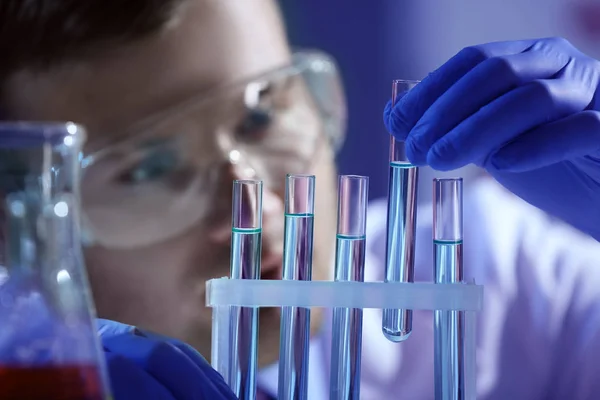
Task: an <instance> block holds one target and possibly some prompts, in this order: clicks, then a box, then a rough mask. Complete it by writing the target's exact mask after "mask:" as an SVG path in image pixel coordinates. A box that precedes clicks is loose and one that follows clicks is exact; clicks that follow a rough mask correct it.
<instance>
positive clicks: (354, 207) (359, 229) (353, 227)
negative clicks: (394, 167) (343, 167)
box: [337, 175, 369, 238]
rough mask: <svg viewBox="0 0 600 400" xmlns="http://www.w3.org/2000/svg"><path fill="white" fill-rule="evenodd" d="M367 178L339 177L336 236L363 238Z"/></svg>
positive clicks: (365, 231)
mask: <svg viewBox="0 0 600 400" xmlns="http://www.w3.org/2000/svg"><path fill="white" fill-rule="evenodd" d="M368 197H369V178H368V177H366V176H360V175H340V177H339V183H338V226H337V234H338V235H339V236H348V237H354V238H356V237H364V236H365V234H366V233H367V202H368Z"/></svg>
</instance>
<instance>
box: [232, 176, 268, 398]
mask: <svg viewBox="0 0 600 400" xmlns="http://www.w3.org/2000/svg"><path fill="white" fill-rule="evenodd" d="M262 191H263V187H262V182H261V181H258V180H236V181H234V183H233V221H232V228H231V235H232V236H231V279H260V259H261V250H262ZM230 312H231V313H230V318H231V321H230V331H229V348H230V359H229V366H230V369H229V376H226V377H224V378H225V379H226V380H227V383H228V385H229V387H230V388H231V389H232V390H233V392H234V393H235V395H236V396H237V397H239V398H240V399H241V400H255V399H256V371H257V363H258V308H250V307H237V306H232V307H231V309H230Z"/></svg>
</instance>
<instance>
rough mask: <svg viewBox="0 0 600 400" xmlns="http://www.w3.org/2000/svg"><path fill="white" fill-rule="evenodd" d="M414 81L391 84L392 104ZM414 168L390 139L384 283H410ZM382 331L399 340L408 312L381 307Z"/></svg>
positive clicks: (408, 327)
mask: <svg viewBox="0 0 600 400" xmlns="http://www.w3.org/2000/svg"><path fill="white" fill-rule="evenodd" d="M417 83H418V81H404V80H395V81H394V82H393V83H392V107H393V106H394V105H395V102H396V99H397V97H398V96H399V95H401V94H403V93H406V92H408V91H409V90H411V89H412V88H413V87H414V86H416V85H417ZM417 182H418V168H417V167H415V166H414V165H412V164H411V163H410V162H409V161H408V160H407V158H406V153H405V147H404V142H400V141H397V140H396V139H394V137H391V139H390V175H389V189H388V219H387V246H386V247H387V248H386V264H385V282H414V276H415V268H414V267H415V256H414V253H415V228H416V223H417V210H416V207H417ZM382 330H383V334H384V335H385V337H386V338H388V340H390V341H392V342H401V341H403V340H406V339H407V338H408V337H409V336H410V333H411V332H412V311H410V310H393V309H388V310H383V319H382Z"/></svg>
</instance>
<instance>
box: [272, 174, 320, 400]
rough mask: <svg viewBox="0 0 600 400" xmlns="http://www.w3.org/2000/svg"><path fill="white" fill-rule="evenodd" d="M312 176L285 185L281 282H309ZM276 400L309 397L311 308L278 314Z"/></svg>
mask: <svg viewBox="0 0 600 400" xmlns="http://www.w3.org/2000/svg"><path fill="white" fill-rule="evenodd" d="M314 207H315V177H314V176H313V175H288V176H287V177H286V182H285V234H284V245H283V279H284V280H291V279H293V280H303V281H309V280H311V279H312V256H313V223H314ZM280 332H281V338H280V349H279V385H278V391H279V393H278V397H277V398H278V399H279V400H292V399H306V398H307V396H308V393H307V390H308V384H307V383H308V350H309V340H310V309H309V308H298V307H284V308H283V309H282V312H281V331H280Z"/></svg>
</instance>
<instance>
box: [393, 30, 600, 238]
mask: <svg viewBox="0 0 600 400" xmlns="http://www.w3.org/2000/svg"><path fill="white" fill-rule="evenodd" d="M599 79H600V64H599V63H598V61H596V60H594V59H592V58H590V57H588V56H586V55H585V54H583V53H581V52H580V51H578V50H577V49H576V48H574V47H573V46H572V45H571V44H570V43H569V42H567V41H566V40H564V39H561V38H551V39H540V40H522V41H514V42H498V43H489V44H484V45H478V46H473V47H467V48H465V49H463V50H462V51H461V52H459V53H458V54H457V55H456V56H454V57H453V58H451V59H450V60H449V61H448V62H446V63H445V64H444V65H442V66H441V67H440V68H439V69H438V70H436V71H435V72H433V73H431V74H430V75H429V76H427V77H426V78H425V79H424V80H423V81H422V82H421V83H420V84H418V85H417V86H416V87H415V88H414V89H412V90H411V91H410V92H408V93H407V94H406V95H405V96H403V97H401V98H399V99H398V101H397V103H396V106H395V107H394V109H393V110H390V103H388V105H387V107H386V110H385V112H384V120H385V124H386V127H387V128H388V130H389V131H390V133H392V134H393V135H394V136H395V137H396V138H398V139H400V140H406V147H407V150H406V151H407V156H408V158H409V160H410V161H411V162H412V163H414V164H416V165H425V164H428V165H430V166H431V167H433V168H434V169H437V170H452V169H456V168H459V167H462V166H465V165H467V164H472V163H473V164H476V165H479V166H481V167H483V168H485V169H486V170H487V171H488V172H489V173H490V174H491V175H492V176H494V177H495V178H496V179H497V180H498V181H499V182H500V183H502V184H503V185H504V186H505V187H507V188H508V189H509V190H511V191H512V192H514V193H515V194H517V195H518V196H520V197H522V198H523V199H525V200H526V201H528V202H529V203H531V204H533V205H535V206H537V207H539V208H541V209H543V210H545V211H547V212H548V213H550V214H552V215H554V216H557V217H559V218H561V219H563V220H565V221H566V222H569V223H570V224H572V225H573V226H575V227H576V228H579V229H581V230H583V231H584V232H586V233H589V234H591V235H592V236H594V237H595V238H596V239H597V240H600V113H598V111H599V110H600V101H599V99H598V96H597V88H598V83H599Z"/></svg>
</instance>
